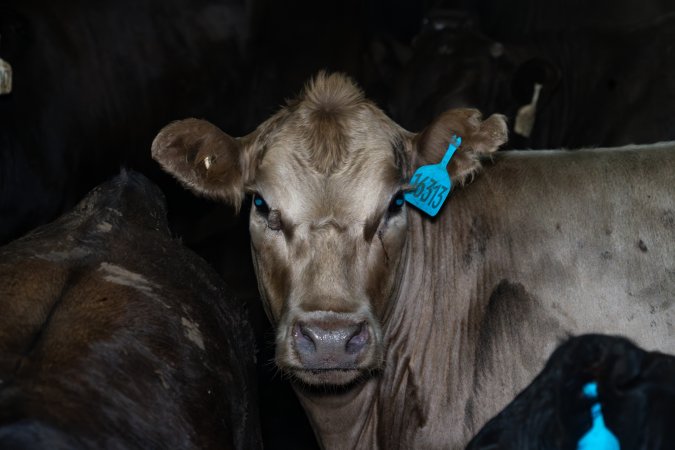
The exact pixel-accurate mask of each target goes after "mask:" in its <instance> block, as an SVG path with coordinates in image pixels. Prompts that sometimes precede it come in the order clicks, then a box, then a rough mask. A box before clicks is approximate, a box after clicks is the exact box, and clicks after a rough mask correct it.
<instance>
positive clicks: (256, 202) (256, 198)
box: [253, 192, 270, 214]
mask: <svg viewBox="0 0 675 450" xmlns="http://www.w3.org/2000/svg"><path fill="white" fill-rule="evenodd" d="M253 206H255V209H256V210H258V212H259V213H261V214H267V213H269V212H270V207H269V206H267V202H266V201H265V199H264V198H262V197H261V196H260V194H258V193H257V192H256V193H255V194H253Z"/></svg>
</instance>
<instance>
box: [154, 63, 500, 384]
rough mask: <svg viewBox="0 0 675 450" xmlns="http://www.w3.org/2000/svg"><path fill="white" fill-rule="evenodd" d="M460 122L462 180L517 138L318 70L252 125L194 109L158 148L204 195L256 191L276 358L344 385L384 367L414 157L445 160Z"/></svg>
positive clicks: (496, 120)
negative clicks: (415, 112)
mask: <svg viewBox="0 0 675 450" xmlns="http://www.w3.org/2000/svg"><path fill="white" fill-rule="evenodd" d="M453 134H458V135H460V136H462V138H463V140H464V141H463V142H464V143H463V145H462V147H460V150H458V152H457V153H456V154H455V156H454V157H453V160H452V162H451V164H450V166H449V170H450V172H451V176H452V178H453V180H454V181H455V182H458V181H459V182H460V183H461V182H462V181H463V180H464V179H466V177H467V176H469V175H470V174H472V173H473V172H474V171H476V170H477V169H478V168H479V165H480V163H479V161H478V156H480V155H481V154H487V153H490V152H492V151H494V150H496V149H497V147H498V146H499V145H501V144H502V143H503V142H504V141H505V140H506V125H505V122H504V119H503V118H502V117H501V116H492V117H490V118H489V119H487V120H486V121H484V122H481V120H480V114H479V113H478V112H477V111H475V110H467V109H461V110H453V111H448V112H446V113H444V114H442V115H441V116H440V117H439V118H438V119H436V121H434V122H433V123H432V124H431V125H430V126H429V127H428V128H427V129H426V130H424V131H423V132H422V133H420V134H413V133H410V132H408V131H406V130H404V129H402V128H401V127H399V126H398V125H397V124H396V123H394V122H393V121H392V120H391V119H389V118H388V117H387V116H386V115H385V114H384V113H383V112H382V111H381V110H380V109H378V108H377V107H376V106H375V105H374V104H373V103H371V102H369V101H368V100H366V99H365V98H364V97H363V94H362V92H361V91H360V90H359V89H358V88H357V87H356V86H355V85H354V84H353V83H352V82H351V81H350V80H349V79H348V78H347V77H344V76H342V75H339V74H333V75H326V74H319V75H318V76H317V77H316V78H315V79H314V80H313V81H312V82H310V83H309V84H308V85H307V86H306V88H305V90H304V91H303V93H302V94H301V95H300V97H299V98H298V99H297V100H295V101H292V102H289V104H288V105H287V106H286V107H284V108H283V109H281V111H279V112H278V113H277V114H275V115H274V116H273V117H271V118H270V119H269V120H267V121H266V122H264V123H262V124H261V125H260V126H259V127H258V128H257V129H256V130H255V131H254V132H253V133H251V134H249V135H247V136H245V137H242V138H232V137H230V136H228V135H227V134H225V133H224V132H222V131H221V130H219V129H218V128H216V127H215V126H214V125H211V124H210V123H208V122H205V121H202V120H197V119H186V120H182V121H179V122H174V123H172V124H170V125H168V126H167V127H165V128H164V129H163V130H162V131H161V132H160V133H159V135H158V136H157V137H156V139H155V141H154V143H153V146H152V152H153V156H154V158H155V159H156V160H157V161H159V163H160V164H161V165H162V166H163V167H164V169H165V170H167V171H169V172H170V173H172V174H173V175H174V176H176V177H177V178H178V179H179V180H180V181H182V182H183V183H184V184H185V185H187V186H188V187H189V188H191V189H192V190H194V191H196V192H198V193H200V194H203V195H207V196H210V197H215V198H219V199H222V200H224V201H226V202H228V203H230V204H232V205H234V206H235V207H239V206H240V204H241V202H242V199H243V198H244V195H245V193H250V194H251V195H252V197H253V205H252V207H251V213H250V231H251V247H252V252H253V259H254V262H255V269H256V272H257V276H258V284H259V287H260V292H261V295H262V297H263V300H264V304H265V308H266V311H267V314H268V316H269V318H270V320H272V322H273V323H274V324H275V326H276V360H277V364H278V365H279V367H280V368H281V369H282V370H284V371H285V372H287V373H290V374H291V375H292V376H293V377H295V378H296V379H298V380H301V381H302V382H304V383H307V384H310V385H318V384H328V385H346V384H349V383H352V382H354V381H355V380H357V379H359V378H360V377H361V376H363V375H366V374H368V373H370V372H372V371H374V370H377V369H378V368H380V367H381V366H382V363H383V360H382V359H383V354H384V352H383V337H382V326H381V321H382V318H383V317H384V315H385V313H386V311H387V308H388V306H389V304H390V302H391V300H392V299H393V298H394V297H395V293H396V289H397V286H398V282H399V280H400V277H399V275H400V271H401V267H402V264H401V262H402V260H403V259H404V258H405V253H406V250H405V249H406V245H405V243H406V231H407V227H408V211H407V207H406V205H405V204H404V201H403V192H404V191H405V190H406V188H408V185H407V184H406V181H407V179H408V177H409V176H410V175H411V168H413V167H415V166H417V165H421V164H429V163H436V162H439V161H440V160H441V158H442V156H443V153H444V152H445V149H446V147H447V145H448V141H449V140H450V138H451V136H452V135H453Z"/></svg>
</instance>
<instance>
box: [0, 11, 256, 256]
mask: <svg viewBox="0 0 675 450" xmlns="http://www.w3.org/2000/svg"><path fill="white" fill-rule="evenodd" d="M245 3H246V2H245V0H197V1H193V0H148V1H143V2H137V1H133V0H122V1H97V2H87V1H82V0H65V1H60V2H58V3H55V2H49V1H45V0H9V1H3V2H1V3H0V58H2V59H4V60H5V61H7V62H8V63H9V64H11V65H12V68H13V73H14V77H13V78H14V82H13V90H12V92H11V94H8V95H0V217H1V218H2V220H0V244H2V243H6V242H8V241H9V240H11V239H14V238H16V237H18V236H19V235H21V234H23V233H25V232H27V231H28V230H30V229H32V228H34V227H35V226H37V225H39V224H42V223H45V222H47V221H49V220H52V219H53V218H54V217H56V216H57V215H59V214H60V213H62V212H63V211H66V210H68V209H70V208H71V207H72V206H73V205H74V204H75V203H76V202H77V201H78V200H79V199H80V198H82V196H84V194H86V192H88V191H89V190H90V189H92V188H93V187H94V186H96V185H97V184H99V183H100V182H102V181H104V180H105V179H108V178H109V177H110V176H112V175H114V174H115V173H116V172H117V171H118V170H119V167H120V165H126V166H128V167H134V168H137V169H143V171H144V172H146V173H148V174H149V175H150V176H151V177H153V179H158V180H159V181H161V182H162V183H163V184H162V187H163V188H165V189H166V188H167V187H171V186H172V183H168V178H163V179H161V178H157V174H159V172H158V171H156V170H154V166H153V165H152V164H151V163H150V159H149V157H148V153H147V149H148V147H149V145H150V143H151V142H152V138H153V136H154V134H155V133H156V132H157V130H158V129H159V128H160V127H161V126H162V125H164V124H165V123H166V122H167V121H170V120H173V119H175V118H179V117H184V116H185V115H186V114H187V115H197V116H199V117H212V118H213V120H215V121H217V122H221V123H226V124H227V126H234V127H235V128H236V127H238V126H240V123H241V120H239V118H240V117H241V111H238V110H237V108H236V105H238V99H239V98H240V97H241V95H242V89H241V84H242V81H241V80H242V78H243V77H245V76H246V75H245V68H244V67H243V64H242V56H241V54H240V45H241V42H240V41H241V40H242V39H243V37H244V36H245V34H246V33H247V25H248V19H247V13H246V9H245V7H246V5H245ZM224 99H227V103H228V107H223V101H224ZM178 192H179V190H178V189H175V190H174V191H172V192H171V195H170V198H175V197H176V196H177V195H178V194H177V193H178ZM173 209H174V210H175V208H173ZM193 209H194V208H193Z"/></svg>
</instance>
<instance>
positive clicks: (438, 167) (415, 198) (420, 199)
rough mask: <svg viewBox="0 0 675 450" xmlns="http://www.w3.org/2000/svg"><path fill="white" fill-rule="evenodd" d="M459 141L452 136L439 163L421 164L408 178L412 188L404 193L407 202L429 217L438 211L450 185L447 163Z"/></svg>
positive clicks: (448, 191)
mask: <svg viewBox="0 0 675 450" xmlns="http://www.w3.org/2000/svg"><path fill="white" fill-rule="evenodd" d="M461 143H462V138H461V137H459V136H453V137H452V139H450V145H448V150H447V151H446V152H445V156H443V160H442V161H441V162H440V163H438V164H430V165H427V166H422V167H420V168H419V169H417V170H416V171H415V173H414V174H413V176H412V178H411V179H410V184H411V185H412V186H413V188H414V190H413V191H410V192H406V193H405V195H404V196H405V200H406V201H407V202H408V203H410V204H411V205H413V206H415V207H417V208H419V209H421V210H422V211H424V212H425V213H427V214H429V215H430V216H431V217H434V216H435V215H436V214H437V213H438V210H439V209H441V206H443V203H444V202H445V199H446V198H447V197H448V194H449V193H450V188H451V187H452V181H451V180H450V175H448V164H449V163H450V158H452V155H453V154H454V153H455V150H457V148H458V147H459V145H460V144H461Z"/></svg>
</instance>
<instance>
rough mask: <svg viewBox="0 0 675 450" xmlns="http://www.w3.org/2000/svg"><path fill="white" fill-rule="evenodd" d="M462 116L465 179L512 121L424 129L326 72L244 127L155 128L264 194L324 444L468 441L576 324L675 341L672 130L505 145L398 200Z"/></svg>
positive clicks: (269, 279) (261, 241)
mask: <svg viewBox="0 0 675 450" xmlns="http://www.w3.org/2000/svg"><path fill="white" fill-rule="evenodd" d="M453 134H458V135H460V136H461V137H462V138H463V143H462V146H461V147H460V149H459V150H458V152H457V153H456V154H455V156H454V157H453V159H452V161H451V163H450V166H449V172H450V174H451V176H452V178H453V180H454V181H455V184H456V185H462V184H463V183H465V181H466V180H467V179H470V178H472V177H473V176H474V174H475V173H476V172H477V170H478V169H479V168H480V167H481V163H480V157H481V156H483V155H489V154H491V153H492V152H494V151H495V150H496V149H497V148H498V147H499V145H501V144H503V143H504V141H505V140H506V126H505V123H504V120H503V118H502V117H501V116H492V117H490V118H488V119H487V120H485V121H481V119H480V115H479V113H478V112H477V111H475V110H466V109H459V110H451V111H448V112H446V113H444V114H442V115H441V116H440V117H439V118H437V119H436V120H435V121H434V122H433V123H432V124H431V125H430V126H429V127H427V128H426V129H425V130H424V131H423V132H421V133H420V134H413V133H410V132H408V131H406V130H404V129H402V128H401V127H399V126H398V125H396V124H395V123H394V122H392V121H391V120H390V119H389V118H387V117H386V116H385V115H384V113H382V111H380V110H379V109H378V108H377V107H376V106H374V105H373V104H372V103H371V102H369V101H368V100H366V99H365V98H364V97H363V95H362V93H361V92H360V91H359V89H358V88H356V87H355V86H354V85H353V83H352V82H351V81H350V80H349V79H347V78H345V77H344V76H341V75H325V74H320V75H318V76H317V77H316V79H314V80H313V81H312V82H311V83H310V84H309V85H308V86H307V87H306V89H305V90H304V92H303V93H302V95H301V96H300V97H299V99H298V100H296V101H293V102H290V103H289V104H288V105H287V106H286V107H285V108H283V109H282V110H281V111H279V112H278V113H277V114H275V115H274V116H273V117H272V118H270V119H269V120H267V121H266V122H264V123H263V124H261V125H260V126H259V127H258V128H257V129H256V130H255V131H254V132H253V133H251V134H249V135H248V136H245V137H242V138H239V139H234V138H231V137H230V136H228V135H227V134H225V133H223V132H222V131H220V130H219V129H217V128H216V127H214V126H213V125H210V124H209V123H207V122H204V121H200V120H195V119H187V120H185V121H180V122H175V123H173V124H170V125H168V126H167V127H166V128H165V129H163V130H162V131H161V132H160V133H159V135H158V136H157V138H156V139H155V142H154V143H153V154H154V157H155V158H156V159H157V160H158V161H159V162H160V163H161V164H162V166H163V167H164V168H165V169H166V170H168V171H169V172H171V173H173V174H174V175H175V176H176V177H177V178H178V179H179V180H181V181H182V182H183V183H184V184H186V185H187V186H189V187H190V188H191V189H193V190H194V191H196V192H198V193H201V194H204V195H208V196H211V197H216V198H221V199H223V200H225V201H226V202H229V203H230V204H233V205H235V206H238V205H239V204H240V202H241V200H242V198H243V196H244V194H245V192H251V193H252V194H253V203H254V207H253V208H252V210H251V215H250V231H251V246H252V252H253V256H254V262H255V266H256V271H257V275H258V280H259V286H260V291H261V294H262V296H263V300H264V304H265V306H266V308H267V313H268V315H269V317H270V319H271V320H272V322H273V323H274V324H275V325H276V330H277V335H276V355H277V356H276V360H277V364H278V366H279V367H280V368H281V369H282V370H283V371H284V372H286V373H287V374H288V375H289V376H290V377H291V378H292V379H293V380H294V381H295V386H296V391H297V392H298V395H299V397H300V400H301V402H302V403H303V405H304V407H305V409H306V410H307V412H308V414H309V416H310V420H311V422H312V424H313V426H314V429H315V432H316V434H317V436H318V438H319V439H320V441H321V444H322V445H323V446H324V447H326V448H448V447H451V448H456V447H461V446H462V445H464V444H466V442H467V441H468V439H469V438H470V437H471V436H472V435H473V434H474V433H475V431H477V430H478V428H479V427H480V426H481V425H482V424H483V423H484V422H485V421H486V420H487V419H488V418H489V417H490V416H492V415H494V414H495V413H496V412H497V411H498V410H499V409H500V408H501V407H503V406H504V405H505V404H506V403H507V402H508V401H510V400H511V399H512V398H513V396H514V395H515V394H516V393H517V392H518V391H519V390H520V389H522V388H523V387H524V386H525V385H526V384H527V383H528V382H529V381H530V380H531V378H532V377H533V376H534V375H535V374H536V373H537V372H538V371H539V370H540V369H541V368H542V367H543V364H544V362H545V359H546V357H547V356H548V355H549V354H550V352H551V350H552V349H553V348H554V346H555V344H556V343H557V341H558V339H559V338H560V337H561V336H564V335H566V334H568V333H576V332H580V331H596V332H603V331H604V332H614V333H623V334H626V335H629V336H631V337H632V338H633V339H634V340H635V341H636V342H638V343H639V344H640V345H643V346H645V347H647V348H654V347H656V348H659V349H661V350H670V351H671V352H672V351H673V347H674V346H675V342H674V341H675V339H674V338H673V328H672V319H671V315H672V304H673V299H672V292H673V291H675V263H674V261H673V254H675V235H674V230H675V195H674V194H675V179H674V178H673V177H674V176H675V175H674V174H675V152H674V151H673V146H672V145H661V146H655V147H652V148H639V149H635V148H627V149H620V150H611V151H610V150H593V151H581V152H565V151H551V152H509V153H507V154H499V155H495V156H494V160H495V163H494V164H491V165H490V167H488V168H487V170H486V171H485V173H484V174H483V175H481V176H479V177H477V179H476V180H475V182H474V183H472V184H471V185H470V186H466V187H465V188H462V189H458V190H456V192H454V193H453V195H452V196H451V197H450V199H449V202H448V203H449V204H448V205H446V207H445V211H441V214H440V216H439V217H437V218H436V219H429V218H428V217H425V216H424V215H423V214H421V213H420V212H418V211H417V210H415V209H413V208H409V207H407V206H405V205H402V202H401V201H400V200H401V197H402V193H403V192H404V191H405V190H406V189H408V188H409V186H408V185H407V184H406V180H407V179H408V178H409V177H410V175H411V169H412V168H414V167H416V166H419V165H421V164H428V163H432V162H434V163H435V162H438V161H440V159H441V156H442V154H443V153H444V151H445V148H446V147H447V144H448V141H449V139H450V138H451V136H452V135H453ZM588 299H593V301H590V300H588Z"/></svg>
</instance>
